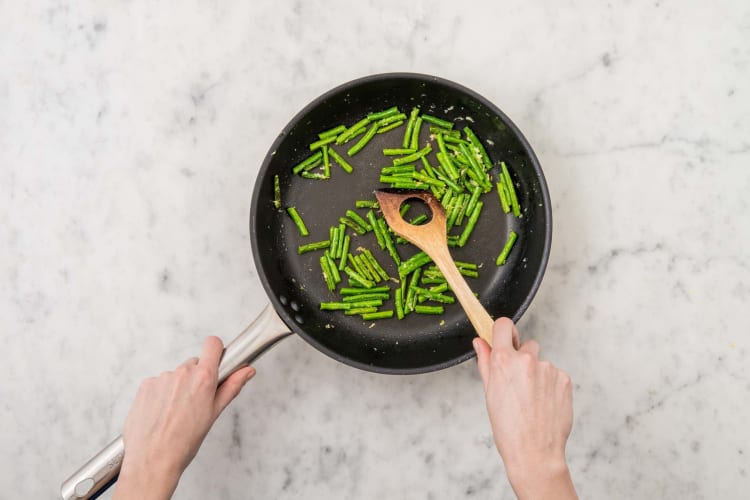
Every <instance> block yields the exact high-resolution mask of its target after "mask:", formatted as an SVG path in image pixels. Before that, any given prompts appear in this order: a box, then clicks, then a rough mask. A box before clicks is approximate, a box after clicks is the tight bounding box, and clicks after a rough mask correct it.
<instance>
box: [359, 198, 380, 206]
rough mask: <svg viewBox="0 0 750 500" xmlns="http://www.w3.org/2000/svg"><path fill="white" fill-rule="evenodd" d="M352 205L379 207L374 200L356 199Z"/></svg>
mask: <svg viewBox="0 0 750 500" xmlns="http://www.w3.org/2000/svg"><path fill="white" fill-rule="evenodd" d="M354 206H355V207H357V208H380V205H378V202H377V201H375V200H357V201H355V202H354Z"/></svg>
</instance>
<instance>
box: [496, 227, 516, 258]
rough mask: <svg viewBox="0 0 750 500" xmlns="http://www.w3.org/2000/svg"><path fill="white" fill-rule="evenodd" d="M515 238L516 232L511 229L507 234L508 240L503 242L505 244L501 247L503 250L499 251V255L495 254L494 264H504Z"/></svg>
mask: <svg viewBox="0 0 750 500" xmlns="http://www.w3.org/2000/svg"><path fill="white" fill-rule="evenodd" d="M517 238H518V234H516V232H515V231H511V232H510V233H509V234H508V240H507V241H506V242H505V246H504V247H503V250H502V251H501V252H500V255H498V256H497V260H495V264H496V265H498V266H502V265H503V264H505V261H506V259H507V258H508V255H509V254H510V251H511V250H513V245H514V244H515V242H516V239H517Z"/></svg>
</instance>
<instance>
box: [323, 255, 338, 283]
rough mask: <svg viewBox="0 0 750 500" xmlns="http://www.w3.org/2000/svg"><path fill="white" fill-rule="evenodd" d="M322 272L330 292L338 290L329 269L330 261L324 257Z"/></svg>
mask: <svg viewBox="0 0 750 500" xmlns="http://www.w3.org/2000/svg"><path fill="white" fill-rule="evenodd" d="M319 260H320V270H321V272H322V273H323V280H324V281H325V282H326V286H327V287H328V291H329V292H332V291H334V290H335V289H336V283H335V282H334V281H333V274H332V273H331V270H330V269H329V268H328V259H327V258H326V256H325V255H323V256H322V257H321V258H320V259H319Z"/></svg>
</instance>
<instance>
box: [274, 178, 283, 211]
mask: <svg viewBox="0 0 750 500" xmlns="http://www.w3.org/2000/svg"><path fill="white" fill-rule="evenodd" d="M273 206H274V208H276V209H279V208H281V187H280V186H279V176H278V175H274V176H273Z"/></svg>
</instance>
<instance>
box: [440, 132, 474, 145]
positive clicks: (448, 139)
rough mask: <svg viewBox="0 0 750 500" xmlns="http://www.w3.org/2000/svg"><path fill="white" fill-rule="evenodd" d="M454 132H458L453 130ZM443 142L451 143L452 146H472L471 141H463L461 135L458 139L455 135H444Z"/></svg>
mask: <svg viewBox="0 0 750 500" xmlns="http://www.w3.org/2000/svg"><path fill="white" fill-rule="evenodd" d="M452 132H458V130H452ZM443 140H444V141H445V142H446V143H451V144H466V145H467V146H468V145H469V144H471V143H470V142H469V141H465V140H463V139H461V134H460V133H459V134H458V137H456V136H455V135H446V134H443ZM446 146H447V144H446Z"/></svg>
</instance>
